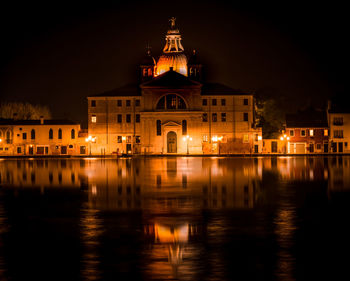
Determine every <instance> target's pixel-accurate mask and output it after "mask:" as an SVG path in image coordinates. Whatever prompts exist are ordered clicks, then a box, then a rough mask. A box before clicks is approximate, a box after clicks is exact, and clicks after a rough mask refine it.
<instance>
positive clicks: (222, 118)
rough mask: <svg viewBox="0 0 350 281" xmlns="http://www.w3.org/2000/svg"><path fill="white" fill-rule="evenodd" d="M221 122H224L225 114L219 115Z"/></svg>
mask: <svg viewBox="0 0 350 281" xmlns="http://www.w3.org/2000/svg"><path fill="white" fill-rule="evenodd" d="M221 122H226V113H221Z"/></svg>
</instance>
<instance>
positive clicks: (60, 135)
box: [58, 129, 62, 140]
mask: <svg viewBox="0 0 350 281" xmlns="http://www.w3.org/2000/svg"><path fill="white" fill-rule="evenodd" d="M58 139H59V140H61V139H62V129H58Z"/></svg>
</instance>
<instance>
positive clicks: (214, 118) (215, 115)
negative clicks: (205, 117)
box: [212, 113, 218, 122]
mask: <svg viewBox="0 0 350 281" xmlns="http://www.w3.org/2000/svg"><path fill="white" fill-rule="evenodd" d="M212 121H213V122H216V121H218V115H217V114H216V113H213V115H212Z"/></svg>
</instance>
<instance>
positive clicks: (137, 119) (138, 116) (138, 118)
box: [135, 114, 141, 123]
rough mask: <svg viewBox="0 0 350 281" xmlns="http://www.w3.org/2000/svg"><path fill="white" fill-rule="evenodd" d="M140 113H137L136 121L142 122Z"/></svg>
mask: <svg viewBox="0 0 350 281" xmlns="http://www.w3.org/2000/svg"><path fill="white" fill-rule="evenodd" d="M140 119H141V118H140V114H136V116H135V122H136V123H140Z"/></svg>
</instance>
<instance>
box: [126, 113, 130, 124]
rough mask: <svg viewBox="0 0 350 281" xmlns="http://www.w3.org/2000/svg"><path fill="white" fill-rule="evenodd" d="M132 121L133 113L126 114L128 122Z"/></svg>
mask: <svg viewBox="0 0 350 281" xmlns="http://www.w3.org/2000/svg"><path fill="white" fill-rule="evenodd" d="M130 122H131V114H126V123H130Z"/></svg>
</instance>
